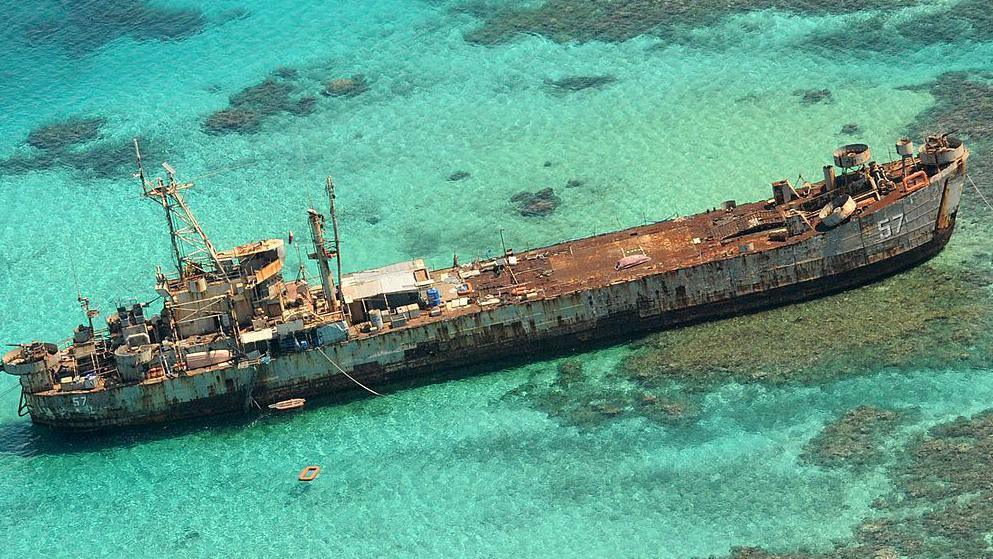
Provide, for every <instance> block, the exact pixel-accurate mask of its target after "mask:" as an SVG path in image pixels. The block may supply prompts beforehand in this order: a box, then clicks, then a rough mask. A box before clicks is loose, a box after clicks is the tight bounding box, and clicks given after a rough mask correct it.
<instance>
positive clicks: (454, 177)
mask: <svg viewBox="0 0 993 559" xmlns="http://www.w3.org/2000/svg"><path fill="white" fill-rule="evenodd" d="M471 176H472V174H471V173H469V171H455V172H454V173H452V174H451V175H448V180H449V181H451V182H456V181H461V180H465V179H467V178H469V177H471Z"/></svg>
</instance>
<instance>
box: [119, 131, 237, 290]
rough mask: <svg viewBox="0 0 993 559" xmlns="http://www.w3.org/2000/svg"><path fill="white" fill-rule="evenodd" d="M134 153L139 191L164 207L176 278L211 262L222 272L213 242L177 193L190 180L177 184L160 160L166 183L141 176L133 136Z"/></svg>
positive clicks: (203, 268)
mask: <svg viewBox="0 0 993 559" xmlns="http://www.w3.org/2000/svg"><path fill="white" fill-rule="evenodd" d="M134 151H135V156H136V157H137V158H138V175H137V176H138V178H139V179H141V187H142V193H143V194H144V195H145V197H147V198H149V199H152V200H154V201H155V202H156V203H157V204H159V205H161V206H162V208H163V209H164V210H165V215H166V224H167V225H168V227H169V236H170V238H171V241H172V252H173V256H174V257H175V259H176V269H177V271H178V272H179V277H180V278H183V279H185V278H186V277H187V276H191V275H199V274H201V273H204V272H206V271H207V267H208V266H210V265H212V266H213V267H214V268H215V271H216V272H217V273H219V274H222V275H223V274H224V266H223V265H222V264H221V259H220V257H218V255H217V251H216V250H214V245H213V244H212V243H211V242H210V239H209V238H208V237H207V233H206V232H204V230H203V227H201V226H200V222H199V221H197V218H196V216H194V215H193V211H192V210H190V207H189V206H188V205H187V204H186V199H184V198H183V195H182V194H180V191H181V190H185V189H187V188H190V187H191V186H193V183H177V182H176V169H175V168H174V167H173V166H172V165H170V164H168V163H162V168H163V169H165V171H166V174H167V175H168V177H169V182H168V184H167V183H165V182H163V181H162V179H156V181H155V183H152V182H150V181H148V180H147V179H146V178H145V170H144V168H143V166H142V162H141V150H140V149H139V147H138V139H137V138H135V139H134Z"/></svg>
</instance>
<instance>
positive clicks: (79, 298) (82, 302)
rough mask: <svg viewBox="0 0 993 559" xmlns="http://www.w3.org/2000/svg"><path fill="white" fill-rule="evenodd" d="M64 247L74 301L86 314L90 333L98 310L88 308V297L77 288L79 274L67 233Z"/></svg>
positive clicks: (98, 312)
mask: <svg viewBox="0 0 993 559" xmlns="http://www.w3.org/2000/svg"><path fill="white" fill-rule="evenodd" d="M65 243H66V244H65V247H66V252H68V253H69V270H70V271H71V272H72V283H73V285H75V286H76V302H78V303H79V306H80V307H82V309H83V314H84V315H86V321H87V322H88V323H89V325H90V332H91V334H92V332H93V331H94V330H93V319H94V318H95V317H97V316H99V315H100V311H98V310H97V309H91V308H90V298H89V297H83V291H82V290H81V289H80V288H79V274H78V273H77V272H76V259H75V258H73V252H72V247H71V246H70V245H69V233H68V232H66V233H65Z"/></svg>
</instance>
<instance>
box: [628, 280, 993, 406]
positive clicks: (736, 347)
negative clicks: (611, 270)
mask: <svg viewBox="0 0 993 559" xmlns="http://www.w3.org/2000/svg"><path fill="white" fill-rule="evenodd" d="M991 284H993V273H991V271H990V270H989V268H988V267H985V268H976V269H969V268H966V269H961V270H959V269H946V268H941V267H938V266H936V265H934V264H925V265H922V266H919V267H917V268H915V269H913V270H909V271H907V272H905V273H903V274H901V275H899V276H895V277H893V278H890V279H887V280H885V281H883V282H880V283H877V284H874V285H870V286H866V287H863V288H861V289H856V290H852V291H848V292H845V293H842V294H839V295H834V296H830V297H825V298H822V299H817V300H815V301H810V302H807V303H804V304H801V305H791V306H787V307H782V308H778V309H773V310H769V311H765V312H761V313H757V314H752V315H748V316H740V317H734V318H729V319H726V320H720V321H716V322H710V323H706V324H700V325H696V326H690V327H685V328H680V329H678V330H673V331H669V332H660V333H657V334H653V335H651V336H649V337H647V338H645V340H644V341H643V342H642V344H641V347H640V348H639V349H638V350H637V351H636V352H635V353H634V354H633V355H632V356H630V357H629V358H627V359H626V360H625V361H624V362H623V363H622V366H621V368H620V369H621V372H622V373H623V374H625V376H628V377H630V378H633V379H636V380H638V381H639V382H641V383H643V384H644V385H645V386H648V387H651V386H655V385H657V384H659V383H663V384H666V383H668V382H670V381H673V380H675V381H678V382H681V383H684V384H685V385H687V386H695V387H698V388H699V389H707V388H709V387H712V386H714V385H716V384H719V383H722V382H726V381H738V382H754V381H762V382H768V383H791V382H821V381H826V380H830V379H834V378H838V377H841V376H846V375H854V374H860V373H862V372H863V371H865V370H878V369H879V368H881V367H909V366H948V365H950V364H955V365H959V366H962V365H965V366H968V365H969V364H970V363H972V364H974V365H980V364H982V363H984V362H985V361H984V358H983V357H982V356H981V355H980V353H977V352H976V350H975V346H976V344H982V347H993V344H991V340H990V336H989V335H988V329H989V312H988V296H987V295H986V289H987V286H989V285H991ZM921 293H928V294H929V296H928V298H927V299H926V300H925V299H922V298H921V297H920V294H921ZM852 309H858V312H851V310H852ZM810 337H815V338H816V340H817V341H816V343H814V342H791V343H783V340H784V339H794V340H800V339H804V338H810ZM925 344H926V345H927V347H930V348H933V349H932V350H930V351H928V352H927V354H926V355H925V354H922V353H921V352H920V351H919V348H920V347H922V346H923V345H925ZM770 348H774V350H770Z"/></svg>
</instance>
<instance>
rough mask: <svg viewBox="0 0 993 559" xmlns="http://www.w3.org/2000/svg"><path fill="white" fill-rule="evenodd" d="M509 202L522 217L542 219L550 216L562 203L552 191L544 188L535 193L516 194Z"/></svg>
mask: <svg viewBox="0 0 993 559" xmlns="http://www.w3.org/2000/svg"><path fill="white" fill-rule="evenodd" d="M510 201H511V203H512V204H514V207H515V208H516V209H517V211H518V213H520V214H521V215H522V216H524V217H543V216H546V215H551V214H552V213H553V212H554V211H555V208H557V207H559V204H561V203H562V198H560V197H559V196H558V195H556V194H555V190H554V189H552V188H544V189H542V190H539V191H537V192H527V191H524V192H518V193H517V194H515V195H513V196H512V197H511V198H510Z"/></svg>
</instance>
